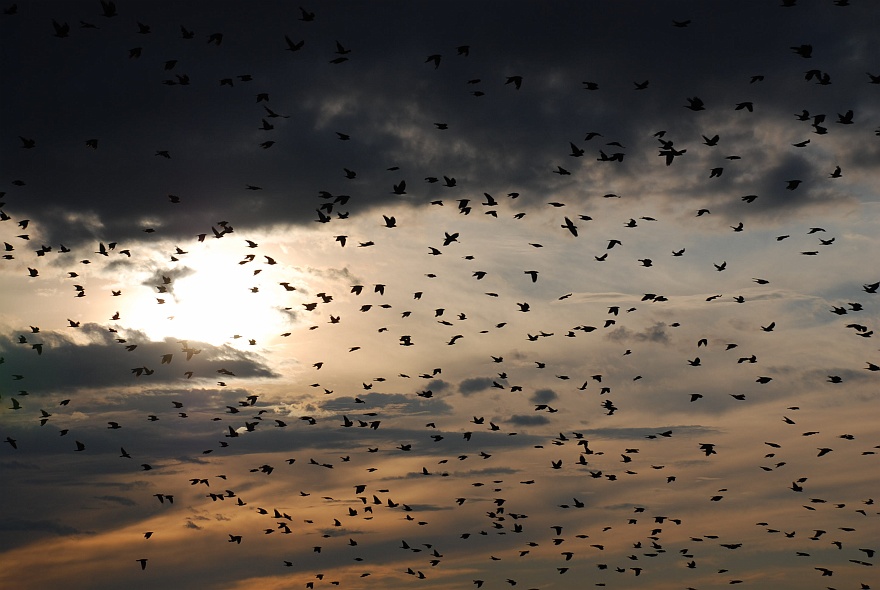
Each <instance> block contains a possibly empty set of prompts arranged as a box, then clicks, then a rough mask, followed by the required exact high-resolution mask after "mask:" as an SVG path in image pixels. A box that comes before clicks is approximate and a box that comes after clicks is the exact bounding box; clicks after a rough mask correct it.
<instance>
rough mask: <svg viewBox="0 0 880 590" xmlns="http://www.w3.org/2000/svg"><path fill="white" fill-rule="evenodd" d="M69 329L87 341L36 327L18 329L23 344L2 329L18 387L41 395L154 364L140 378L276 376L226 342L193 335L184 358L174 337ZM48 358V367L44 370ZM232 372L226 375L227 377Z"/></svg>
mask: <svg viewBox="0 0 880 590" xmlns="http://www.w3.org/2000/svg"><path fill="white" fill-rule="evenodd" d="M73 329H76V330H79V331H80V333H81V334H84V335H85V336H87V337H88V338H89V339H90V340H91V342H89V343H87V344H81V343H77V342H75V341H73V340H72V339H71V337H69V336H67V335H65V334H61V333H59V332H48V331H47V332H42V331H41V332H40V333H39V334H31V333H30V329H28V330H27V331H26V332H25V331H21V332H20V334H22V335H26V336H25V337H26V339H27V341H28V342H27V343H26V344H10V343H11V342H18V334H19V333H14V334H9V335H7V336H6V338H5V340H6V343H0V352H2V354H3V355H4V356H5V357H6V363H7V364H8V366H9V368H10V369H11V370H12V371H13V372H15V373H19V374H22V375H25V379H23V380H22V381H21V384H22V387H23V388H24V387H27V388H29V391H30V392H31V393H32V394H35V395H40V394H42V393H45V392H47V391H54V392H65V391H72V390H76V389H81V388H90V387H109V386H113V385H131V384H132V380H133V379H135V377H134V375H133V373H132V372H131V369H134V368H143V367H147V368H148V369H150V370H153V371H154V373H153V374H152V375H144V376H142V377H140V379H142V380H150V383H152V384H154V385H159V384H167V383H170V382H173V381H177V380H179V379H180V378H181V376H182V375H183V373H184V371H193V372H194V374H195V376H197V377H202V378H209V379H215V378H217V377H220V375H218V373H217V371H218V370H220V369H226V370H228V371H231V372H233V373H235V376H236V377H263V378H272V377H275V376H276V374H275V373H274V372H273V371H272V370H271V369H269V368H268V367H267V366H266V365H265V364H264V363H263V362H262V360H261V359H260V358H259V357H258V356H257V355H255V354H252V353H247V352H243V351H240V350H237V349H235V348H232V347H230V346H225V345H224V346H221V347H217V346H213V345H210V344H206V343H198V342H195V341H192V342H190V343H189V344H190V346H191V347H192V348H194V349H197V350H201V352H200V353H199V354H194V355H193V357H192V359H191V360H190V361H186V360H184V359H185V358H186V353H184V352H181V345H180V343H179V342H178V341H176V340H174V339H170V338H169V339H166V340H165V341H163V342H153V341H150V340H148V339H146V338H145V337H144V336H143V335H142V334H139V333H137V332H135V333H133V334H132V336H133V337H130V339H129V338H126V343H119V342H117V341H116V337H118V336H120V333H111V332H109V331H108V330H107V328H106V326H99V325H98V324H91V323H89V324H83V325H82V326H80V327H79V328H71V330H73ZM123 334H124V332H123ZM124 335H126V336H128V335H127V334H124ZM34 343H39V344H42V345H43V349H42V354H38V353H37V351H36V350H33V349H32V348H31V344H34ZM133 343H136V348H135V349H134V350H132V351H127V350H126V349H125V348H124V347H125V346H127V345H132V344H133ZM166 354H171V355H172V360H171V363H169V364H163V363H162V357H163V355H166ZM108 358H112V359H114V360H115V362H116V363H118V364H116V365H115V368H110V367H109V366H108V365H107V359H108ZM50 363H51V365H52V370H51V371H46V370H44V368H45V367H46V366H47V364H50ZM122 367H130V369H122ZM234 378H235V377H226V379H228V380H232V379H234Z"/></svg>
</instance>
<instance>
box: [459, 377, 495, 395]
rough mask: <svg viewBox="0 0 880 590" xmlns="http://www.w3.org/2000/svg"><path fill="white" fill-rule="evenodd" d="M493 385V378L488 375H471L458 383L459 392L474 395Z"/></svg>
mask: <svg viewBox="0 0 880 590" xmlns="http://www.w3.org/2000/svg"><path fill="white" fill-rule="evenodd" d="M490 387H492V379H490V378H488V377H470V378H468V379H465V380H463V381H461V382H460V383H459V384H458V392H459V393H461V394H462V395H473V394H474V393H477V392H480V391H485V390H486V389H489V388H490Z"/></svg>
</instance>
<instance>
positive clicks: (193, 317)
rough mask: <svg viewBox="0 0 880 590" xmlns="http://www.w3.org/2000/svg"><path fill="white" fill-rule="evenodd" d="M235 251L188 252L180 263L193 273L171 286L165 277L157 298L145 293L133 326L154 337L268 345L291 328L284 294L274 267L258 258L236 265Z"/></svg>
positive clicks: (134, 312)
mask: <svg viewBox="0 0 880 590" xmlns="http://www.w3.org/2000/svg"><path fill="white" fill-rule="evenodd" d="M234 256H236V254H231V255H230V254H229V253H226V252H221V251H219V249H218V250H207V249H205V250H204V251H202V252H199V253H196V252H194V253H192V254H188V255H187V256H186V257H185V258H183V259H182V260H181V267H180V268H182V269H183V268H185V269H187V270H188V272H187V273H185V274H184V273H182V276H180V277H178V278H174V277H169V279H171V280H170V283H168V284H167V285H164V280H163V281H160V284H163V286H165V288H166V289H167V292H165V293H162V292H160V290H159V289H158V286H159V285H156V286H155V293H154V298H153V299H152V301H151V300H149V299H147V298H144V299H142V300H141V301H140V303H139V305H138V306H137V307H136V308H134V309H132V310H131V311H130V312H129V313H128V317H127V320H128V321H127V322H126V323H127V325H128V326H129V327H131V328H134V329H138V330H142V331H143V332H145V333H146V334H147V335H148V336H149V337H150V338H152V339H154V340H160V339H163V338H166V337H173V338H180V339H188V340H194V341H199V342H207V343H209V344H214V345H220V344H224V343H229V344H234V345H236V346H251V345H256V346H259V345H265V344H266V341H267V339H269V338H270V337H272V336H277V335H279V334H280V333H282V332H284V331H285V329H286V326H287V321H286V318H285V315H284V314H283V312H282V309H281V308H282V307H284V306H285V303H284V301H283V295H282V294H281V293H279V290H280V287H279V286H278V284H277V281H274V280H272V278H270V277H271V276H272V275H273V273H272V272H271V269H266V268H265V266H261V265H258V264H257V262H256V261H255V262H253V263H248V264H242V265H239V264H234V263H232V262H231V260H234ZM183 263H185V265H184V264H183ZM254 270H260V271H261V272H260V273H258V274H256V275H255V274H254ZM160 301H163V302H164V303H160Z"/></svg>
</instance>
